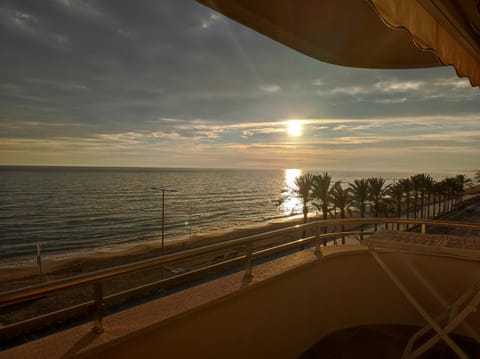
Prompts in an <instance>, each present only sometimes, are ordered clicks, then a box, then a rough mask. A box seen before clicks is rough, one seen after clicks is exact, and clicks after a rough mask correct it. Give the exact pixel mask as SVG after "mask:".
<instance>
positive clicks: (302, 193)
mask: <svg viewBox="0 0 480 359" xmlns="http://www.w3.org/2000/svg"><path fill="white" fill-rule="evenodd" d="M294 184H295V188H292V191H293V192H294V193H295V194H296V195H297V196H298V197H299V198H300V199H301V201H302V206H303V223H307V219H308V203H309V202H310V200H311V195H312V184H313V175H312V174H311V173H305V174H304V175H303V176H298V177H297V178H295V182H294Z"/></svg>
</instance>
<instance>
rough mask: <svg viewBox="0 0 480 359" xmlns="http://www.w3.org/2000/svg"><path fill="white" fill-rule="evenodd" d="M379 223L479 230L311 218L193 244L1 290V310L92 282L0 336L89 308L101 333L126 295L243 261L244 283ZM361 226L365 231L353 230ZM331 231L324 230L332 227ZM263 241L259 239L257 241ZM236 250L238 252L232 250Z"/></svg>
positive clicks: (419, 223) (424, 223)
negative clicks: (122, 281)
mask: <svg viewBox="0 0 480 359" xmlns="http://www.w3.org/2000/svg"><path fill="white" fill-rule="evenodd" d="M374 224H377V225H379V224H384V225H387V226H388V225H391V229H395V226H394V225H403V227H404V228H407V227H408V226H411V227H410V228H418V229H419V230H421V233H426V232H427V227H430V226H435V227H450V228H457V229H468V230H476V231H477V230H478V231H480V224H470V223H461V222H448V221H437V220H411V219H393V218H356V219H332V220H326V221H315V222H310V223H307V224H303V225H296V226H292V227H288V228H283V229H278V230H275V231H270V232H264V233H259V234H255V235H250V236H247V237H243V238H239V239H234V240H229V241H225V242H220V243H215V244H210V245H206V246H203V247H198V248H194V249H189V250H184V251H181V252H177V253H171V254H167V255H164V256H161V257H156V258H152V259H146V260H141V261H137V262H134V263H130V264H125V265H121V266H116V267H112V268H108V269H104V270H99V271H96V272H92V273H86V274H82V275H77V276H74V277H70V278H66V279H62V280H55V281H51V282H47V283H44V284H39V285H34V286H30V287H26V288H22V289H17V290H12V291H8V292H4V293H1V294H0V308H5V307H8V306H13V305H17V304H20V303H26V302H30V301H33V300H35V299H38V298H41V297H45V296H49V295H52V294H55V293H58V292H60V291H62V290H67V289H72V288H77V287H80V286H85V285H89V286H93V298H92V299H91V300H89V301H86V302H85V303H81V304H78V305H74V306H71V307H68V308H64V309H61V310H55V311H53V312H50V313H47V314H43V315H41V316H37V317H34V318H30V319H26V320H22V321H20V322H17V323H13V324H9V325H5V326H3V327H0V336H1V337H3V338H11V337H14V336H15V335H17V334H19V333H22V332H25V331H28V330H32V329H33V328H36V327H38V326H42V325H46V324H47V323H52V322H54V321H56V320H60V319H64V318H68V317H72V316H75V315H79V314H81V313H87V312H90V313H92V314H93V331H94V332H95V333H101V332H103V330H104V328H103V321H102V319H103V317H104V315H105V308H106V306H110V305H112V304H114V303H119V302H121V301H122V300H125V298H130V297H132V296H133V295H138V294H139V293H146V292H151V291H152V290H158V289H161V288H163V287H165V286H168V285H171V284H173V283H176V282H181V281H187V280H189V279H191V278H198V277H199V276H202V275H205V274H206V273H212V272H214V271H215V270H217V271H219V270H221V269H225V268H226V267H232V266H239V265H243V266H244V268H245V269H244V270H245V274H244V280H245V281H247V282H248V281H249V280H250V279H251V278H252V277H253V264H254V261H255V260H256V259H258V258H260V257H265V256H269V255H274V254H278V253H282V252H285V251H288V250H291V249H294V248H297V247H300V246H305V245H309V246H312V245H313V246H314V247H315V253H316V254H317V255H318V257H321V250H320V248H321V246H322V245H326V243H327V242H328V241H331V240H333V239H339V238H342V237H348V236H362V237H363V236H367V235H370V234H372V233H373V232H372V228H371V225H374ZM361 225H370V226H364V231H361V230H358V228H360V226H361ZM339 226H343V227H342V228H349V230H347V231H344V232H337V231H336V228H339ZM332 228H333V229H334V231H333V232H331V231H330V232H328V231H329V230H331V229H332ZM292 235H294V237H293V238H294V239H291V240H288V241H283V242H281V243H280V244H279V242H278V241H277V242H275V243H271V244H267V245H266V244H265V240H266V239H269V238H272V237H287V236H292ZM262 241H263V243H262ZM239 248H241V249H242V250H243V252H241V253H242V254H240V255H237V256H235V257H234V258H228V259H223V260H221V261H220V262H217V263H214V264H209V265H205V266H202V267H200V268H196V269H194V270H191V271H189V272H185V273H182V274H178V275H174V276H171V277H168V278H163V274H162V275H161V276H160V277H161V278H160V279H159V280H157V281H155V282H153V283H148V284H144V285H141V286H138V287H135V288H130V289H128V290H124V291H120V292H117V293H113V294H110V295H104V282H105V281H106V280H108V279H111V278H120V277H122V276H126V275H130V274H133V273H139V272H143V271H147V270H151V269H162V272H161V273H163V268H164V267H165V266H167V265H171V264H173V263H175V262H178V261H186V260H193V259H195V258H198V257H200V256H208V255H211V256H215V254H217V253H219V252H222V251H223V252H224V251H228V250H233V249H239ZM235 253H238V251H237V252H235Z"/></svg>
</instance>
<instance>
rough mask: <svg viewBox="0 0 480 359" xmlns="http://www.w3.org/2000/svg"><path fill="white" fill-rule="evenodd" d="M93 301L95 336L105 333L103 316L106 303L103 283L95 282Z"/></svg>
mask: <svg viewBox="0 0 480 359" xmlns="http://www.w3.org/2000/svg"><path fill="white" fill-rule="evenodd" d="M93 300H94V302H95V303H94V312H93V328H92V330H93V332H94V333H95V334H100V333H103V331H104V330H105V329H104V328H103V316H104V314H105V303H104V301H103V282H102V281H98V282H95V284H94V287H93Z"/></svg>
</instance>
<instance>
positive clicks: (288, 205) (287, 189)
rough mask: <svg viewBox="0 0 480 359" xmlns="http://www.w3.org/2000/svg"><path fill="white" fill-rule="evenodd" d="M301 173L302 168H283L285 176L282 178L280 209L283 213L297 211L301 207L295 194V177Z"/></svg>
mask: <svg viewBox="0 0 480 359" xmlns="http://www.w3.org/2000/svg"><path fill="white" fill-rule="evenodd" d="M301 175H302V170H300V169H296V168H289V169H286V170H285V177H284V180H283V187H284V189H283V202H282V206H281V208H282V211H283V213H284V214H285V215H287V216H289V215H291V214H297V213H299V210H301V208H302V203H301V201H300V199H299V198H298V197H297V196H296V195H295V192H294V189H295V187H296V186H295V179H296V178H297V177H299V176H301Z"/></svg>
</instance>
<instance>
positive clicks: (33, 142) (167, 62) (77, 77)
mask: <svg viewBox="0 0 480 359" xmlns="http://www.w3.org/2000/svg"><path fill="white" fill-rule="evenodd" d="M479 150H480V90H479V88H472V87H471V86H470V84H469V82H468V80H466V79H462V78H458V77H457V76H456V73H455V71H454V69H453V68H451V67H442V68H434V69H418V70H371V69H353V68H346V67H341V66H335V65H330V64H326V63H322V62H320V61H317V60H314V59H312V58H309V57H307V56H305V55H303V54H300V53H298V52H295V51H294V50H292V49H289V48H287V47H285V46H283V45H281V44H279V43H277V42H275V41H273V40H271V39H269V38H267V37H265V36H263V35H260V34H258V33H256V32H254V31H253V30H250V29H248V28H246V27H244V26H242V25H240V24H237V23H235V22H234V21H232V20H230V19H228V18H226V17H224V16H223V15H221V14H218V13H216V12H214V11H212V10H210V9H208V8H206V7H204V6H202V5H200V4H198V3H196V2H195V1H193V0H181V1H178V0H162V1H135V2H132V1H126V0H107V1H101V0H97V1H94V0H92V1H88V0H50V1H49V0H45V1H38V0H30V1H27V0H23V1H3V0H0V165H62V166H129V167H130V166H138V167H209V168H303V169H315V170H342V169H358V170H375V171H378V170H399V171H412V172H415V171H427V172H428V171H449V170H453V171H464V172H465V171H471V170H475V169H478V168H479V167H480V161H479V153H480V151H479Z"/></svg>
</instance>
